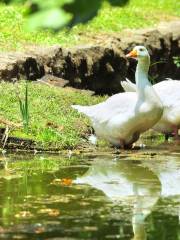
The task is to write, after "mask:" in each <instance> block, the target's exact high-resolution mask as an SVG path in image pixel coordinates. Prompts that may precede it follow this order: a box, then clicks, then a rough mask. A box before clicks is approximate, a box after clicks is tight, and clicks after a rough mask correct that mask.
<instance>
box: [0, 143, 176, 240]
mask: <svg viewBox="0 0 180 240" xmlns="http://www.w3.org/2000/svg"><path fill="white" fill-rule="evenodd" d="M157 153H158V154H157ZM0 160H1V161H0V239H8V240H10V239H47V240H48V239H53V240H57V239H58V240H59V239H122V240H130V239H133V240H146V239H147V240H179V239H180V147H179V146H177V147H175V146H174V145H173V144H169V145H167V146H165V147H164V146H163V147H159V148H158V147H156V149H153V152H152V151H150V150H146V149H145V150H140V151H133V152H122V153H120V154H105V153H103V154H98V155H77V156H71V157H69V156H61V155H47V154H46V155H43V154H42V155H39V154H37V155H33V154H31V155H27V154H26V155H22V154H21V155H20V154H6V155H2V156H1V157H0Z"/></svg>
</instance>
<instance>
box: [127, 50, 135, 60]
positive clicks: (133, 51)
mask: <svg viewBox="0 0 180 240" xmlns="http://www.w3.org/2000/svg"><path fill="white" fill-rule="evenodd" d="M126 57H132V58H136V57H137V51H136V50H132V51H131V52H130V53H128V54H127V55H126Z"/></svg>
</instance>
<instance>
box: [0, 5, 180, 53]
mask: <svg viewBox="0 0 180 240" xmlns="http://www.w3.org/2000/svg"><path fill="white" fill-rule="evenodd" d="M179 4H180V2H179V1H177V0H164V1H163V2H162V1H161V0H157V1H156V0H152V1H149V0H144V1H140V0H131V1H129V4H127V5H126V6H124V7H123V8H116V7H114V8H112V7H111V6H110V5H109V4H107V3H106V4H104V5H103V7H102V8H101V9H100V11H99V12H98V15H97V16H96V17H95V18H94V19H93V20H92V21H89V22H88V24H78V25H76V26H74V27H73V28H72V29H71V31H67V30H66V29H64V30H62V31H60V32H58V33H57V34H53V33H52V32H51V31H48V30H38V31H34V32H33V33H31V32H29V31H26V30H25V28H24V25H25V22H26V18H25V17H24V16H25V15H26V13H27V8H26V7H25V6H6V5H0V29H1V31H0V50H1V51H7V50H8V51H11V50H16V49H18V50H21V49H23V50H24V49H27V48H28V46H31V45H34V44H40V45H53V44H61V45H64V46H71V45H75V44H87V43H88V44H91V43H94V40H95V41H96V36H97V37H99V36H100V38H101V39H103V36H104V33H106V34H109V33H110V34H112V33H114V32H120V31H121V30H123V29H125V28H142V27H146V26H147V27H149V26H152V25H154V24H156V23H157V22H159V21H166V20H167V19H174V16H175V17H176V18H177V16H180V7H179ZM105 37H106V36H105Z"/></svg>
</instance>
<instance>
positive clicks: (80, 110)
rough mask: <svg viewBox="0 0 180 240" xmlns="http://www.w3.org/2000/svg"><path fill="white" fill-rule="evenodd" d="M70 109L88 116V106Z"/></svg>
mask: <svg viewBox="0 0 180 240" xmlns="http://www.w3.org/2000/svg"><path fill="white" fill-rule="evenodd" d="M71 107H72V108H74V109H76V110H78V112H80V113H84V114H85V115H87V116H90V115H91V114H90V112H91V111H90V109H89V107H88V106H80V105H71Z"/></svg>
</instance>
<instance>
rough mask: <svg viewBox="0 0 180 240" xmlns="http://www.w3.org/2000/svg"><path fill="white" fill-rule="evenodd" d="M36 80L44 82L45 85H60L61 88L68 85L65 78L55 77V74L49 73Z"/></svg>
mask: <svg viewBox="0 0 180 240" xmlns="http://www.w3.org/2000/svg"><path fill="white" fill-rule="evenodd" d="M38 82H40V83H44V84H47V85H53V86H56V87H61V88H62V87H65V86H68V84H69V81H68V80H65V79H63V78H59V77H55V76H53V75H50V74H46V75H44V76H43V77H42V78H40V79H38Z"/></svg>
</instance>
